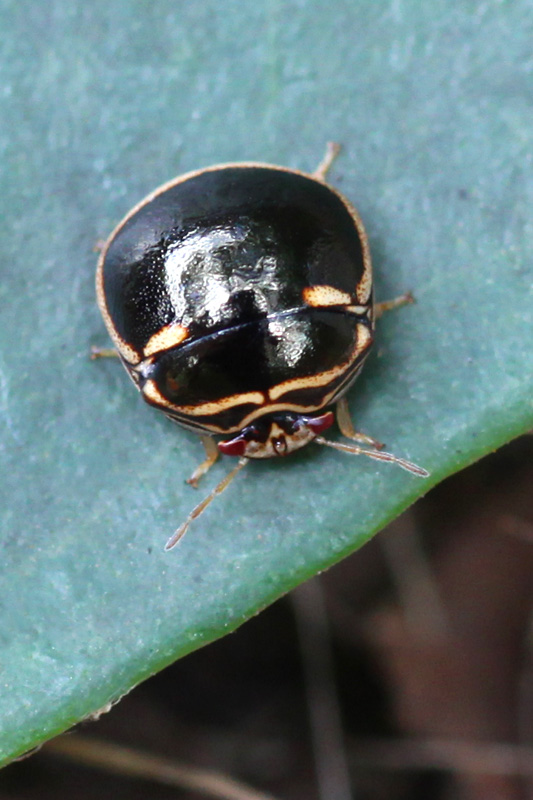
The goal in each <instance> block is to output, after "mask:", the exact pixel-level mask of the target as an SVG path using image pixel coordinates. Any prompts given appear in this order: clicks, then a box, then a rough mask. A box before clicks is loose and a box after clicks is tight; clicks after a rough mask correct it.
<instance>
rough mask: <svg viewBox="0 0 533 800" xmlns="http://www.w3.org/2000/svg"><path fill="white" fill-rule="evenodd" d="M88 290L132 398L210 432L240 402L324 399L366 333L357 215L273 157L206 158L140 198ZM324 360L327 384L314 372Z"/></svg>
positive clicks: (313, 403)
mask: <svg viewBox="0 0 533 800" xmlns="http://www.w3.org/2000/svg"><path fill="white" fill-rule="evenodd" d="M314 287H318V290H317V291H316V292H315V293H313V291H311V292H310V291H309V290H310V289H311V290H313V289H314ZM321 292H322V293H321ZM324 292H325V293H324ZM99 298H100V305H101V306H103V308H102V310H103V312H104V318H105V319H106V323H107V325H108V328H109V331H110V333H111V335H112V337H113V339H114V341H115V343H116V344H117V347H118V349H119V351H120V353H121V355H122V357H123V359H124V361H125V363H126V366H127V367H128V369H129V370H130V372H131V373H132V375H133V377H134V378H135V380H136V382H137V383H138V385H139V388H140V389H141V390H142V391H143V394H144V396H145V399H146V400H147V401H148V402H151V403H153V404H155V405H158V406H160V407H161V408H162V409H163V410H164V411H165V412H166V413H169V414H170V415H171V416H173V417H175V418H176V419H177V420H178V421H181V422H187V424H190V423H192V424H193V427H201V428H205V429H206V430H211V429H212V428H213V429H215V428H216V430H217V432H218V431H219V430H220V431H224V432H226V431H228V430H237V429H238V428H239V427H240V421H241V420H242V418H243V417H244V416H247V415H249V414H252V415H253V414H254V413H255V412H254V409H255V410H257V411H260V409H262V412H261V413H266V412H267V411H269V410H270V408H271V407H273V406H276V408H279V407H281V406H282V405H283V403H285V404H287V405H290V407H291V408H302V409H304V410H309V409H310V408H320V407H322V405H324V403H325V402H331V399H332V398H333V397H336V396H337V395H338V394H339V392H340V387H342V389H343V390H344V389H345V388H346V386H347V385H348V384H349V382H351V380H353V377H354V376H355V373H356V371H357V368H358V367H359V366H360V363H361V361H362V357H363V355H364V354H366V352H367V349H368V347H369V345H370V343H371V331H372V308H371V305H372V298H371V273H370V258H369V253H368V246H367V244H366V237H365V234H364V230H363V227H362V224H361V222H360V220H359V217H358V216H357V214H356V212H355V211H354V210H353V209H352V208H351V207H350V206H349V204H348V203H347V202H346V201H345V200H344V199H343V198H342V197H341V196H340V195H339V194H338V193H337V192H335V191H334V190H332V189H331V188H329V187H328V186H327V185H326V184H324V183H323V182H322V181H319V180H316V179H314V178H313V177H311V176H307V175H304V174H302V173H298V172H293V171H291V170H285V169H283V168H275V167H269V166H262V165H229V166H221V167H216V168H211V169H207V170H204V171H201V172H198V173H191V174H190V175H188V176H187V175H186V176H184V177H182V178H179V179H177V180H176V181H175V182H173V183H170V184H167V185H166V186H163V187H161V189H159V190H157V191H156V192H154V193H153V194H152V195H150V196H148V198H146V200H145V201H143V202H142V203H141V204H140V205H139V206H137V207H136V208H135V209H133V211H132V212H130V214H129V215H128V216H127V217H126V218H125V220H124V221H123V222H122V223H121V224H120V225H119V226H118V228H117V229H116V230H115V231H114V233H113V234H112V236H111V238H110V240H109V242H108V244H107V246H106V248H105V250H104V252H103V254H102V258H101V260H100V265H99ZM161 331H170V332H171V333H170V335H169V337H167V338H160V332H161ZM176 331H177V332H178V335H176V336H174V338H173V333H172V332H176ZM154 337H155V338H154ZM159 342H161V349H160V350H158V347H159ZM169 342H170V346H169ZM175 342H176V343H175ZM343 364H344V365H346V370H345V371H344V373H343V372H342V370H340V369H338V368H340V367H341V366H342V365H343ZM335 370H336V371H337V373H338V374H336V375H335V376H333V377H334V382H333V383H331V382H330V381H329V380H326V379H324V380H322V381H320V380H319V381H318V382H317V380H315V378H316V375H317V374H321V375H322V374H325V373H328V372H329V371H335ZM347 378H348V379H349V380H347ZM307 379H309V380H307ZM332 380H333V378H332ZM324 381H325V382H324ZM291 382H292V383H291ZM280 385H281V388H279V387H280ZM275 387H278V390H276V388H275ZM284 387H285V388H286V390H287V391H283V388H284ZM273 388H274V392H273V393H272V392H271V390H272V389H273ZM335 392H336V394H335ZM253 395H256V396H255V397H253ZM261 396H262V398H263V399H262V400H261V399H260V398H261ZM230 398H231V399H230ZM217 403H218V406H217V407H216V408H215V405H216V404H217ZM203 411H205V413H203ZM215 417H216V424H214V425H213V426H212V425H211V422H212V421H213V419H214V418H215ZM193 418H194V419H193Z"/></svg>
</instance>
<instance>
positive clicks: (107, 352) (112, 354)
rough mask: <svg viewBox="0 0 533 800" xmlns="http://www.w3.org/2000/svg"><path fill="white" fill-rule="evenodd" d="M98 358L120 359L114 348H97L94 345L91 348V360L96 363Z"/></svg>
mask: <svg viewBox="0 0 533 800" xmlns="http://www.w3.org/2000/svg"><path fill="white" fill-rule="evenodd" d="M97 358H120V356H119V354H118V351H117V350H113V348H112V347H96V346H95V345H94V344H93V345H92V347H91V359H92V360H93V361H96V359H97Z"/></svg>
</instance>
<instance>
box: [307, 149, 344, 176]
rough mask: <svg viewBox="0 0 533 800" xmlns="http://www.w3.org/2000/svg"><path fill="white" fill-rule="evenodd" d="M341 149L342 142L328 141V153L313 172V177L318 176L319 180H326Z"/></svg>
mask: <svg viewBox="0 0 533 800" xmlns="http://www.w3.org/2000/svg"><path fill="white" fill-rule="evenodd" d="M340 151H341V146H340V144H336V142H328V143H327V145H326V153H325V155H324V158H323V159H322V161H321V162H320V164H319V165H318V167H317V168H316V169H315V171H314V172H313V178H316V179H317V180H319V181H325V180H326V176H327V174H328V172H329V170H330V167H331V165H332V164H333V162H334V161H335V159H336V158H337V156H338V155H339V153H340Z"/></svg>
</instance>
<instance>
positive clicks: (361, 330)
mask: <svg viewBox="0 0 533 800" xmlns="http://www.w3.org/2000/svg"><path fill="white" fill-rule="evenodd" d="M371 341H372V334H371V332H370V331H369V330H368V328H367V326H366V325H363V324H362V323H359V324H358V325H357V344H356V346H355V347H354V349H353V351H352V353H351V354H350V358H349V359H348V360H347V361H345V362H344V363H342V364H340V365H339V366H338V367H333V368H332V369H328V370H326V371H325V372H319V373H317V374H316V375H308V376H306V377H305V378H291V379H290V380H288V381H284V382H283V383H278V385H277V386H273V387H272V389H270V390H269V392H268V397H269V399H270V400H279V398H280V397H282V396H283V395H284V394H287V392H293V391H295V390H296V389H308V388H310V387H313V386H326V385H327V384H328V383H330V382H331V381H332V380H334V379H335V378H337V377H339V375H342V374H343V373H344V372H346V369H347V368H348V367H349V365H350V364H351V363H352V362H353V361H355V359H356V358H357V357H358V356H359V355H360V354H361V353H362V352H363V351H364V350H366V348H367V347H368V346H369V344H370V343H371Z"/></svg>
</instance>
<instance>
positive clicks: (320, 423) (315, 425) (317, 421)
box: [303, 411, 335, 436]
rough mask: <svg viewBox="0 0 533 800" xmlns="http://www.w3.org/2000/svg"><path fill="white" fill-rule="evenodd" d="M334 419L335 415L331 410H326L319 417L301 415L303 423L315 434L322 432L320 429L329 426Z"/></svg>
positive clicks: (323, 429) (325, 428) (322, 429)
mask: <svg viewBox="0 0 533 800" xmlns="http://www.w3.org/2000/svg"><path fill="white" fill-rule="evenodd" d="M334 421H335V415H334V414H333V412H332V411H326V413H325V414H321V415H320V417H303V423H304V425H306V426H307V427H308V428H309V429H310V430H311V431H313V433H314V434H315V435H316V436H318V434H319V433H322V431H325V430H327V429H328V428H331V426H332V425H333V422H334Z"/></svg>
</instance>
